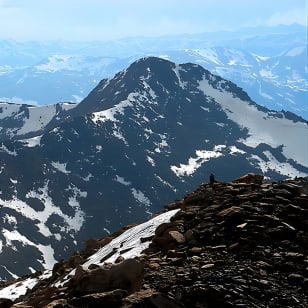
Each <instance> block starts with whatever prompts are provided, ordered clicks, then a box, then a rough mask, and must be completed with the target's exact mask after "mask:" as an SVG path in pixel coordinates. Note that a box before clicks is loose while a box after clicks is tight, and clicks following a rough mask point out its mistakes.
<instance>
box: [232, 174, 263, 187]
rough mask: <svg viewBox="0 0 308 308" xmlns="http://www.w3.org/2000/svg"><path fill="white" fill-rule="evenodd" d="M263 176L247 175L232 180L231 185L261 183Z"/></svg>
mask: <svg viewBox="0 0 308 308" xmlns="http://www.w3.org/2000/svg"><path fill="white" fill-rule="evenodd" d="M263 179H264V176H263V175H261V174H255V173H247V174H245V175H243V176H241V177H240V178H238V179H236V180H233V181H232V182H233V183H246V184H259V185H261V184H262V182H263Z"/></svg>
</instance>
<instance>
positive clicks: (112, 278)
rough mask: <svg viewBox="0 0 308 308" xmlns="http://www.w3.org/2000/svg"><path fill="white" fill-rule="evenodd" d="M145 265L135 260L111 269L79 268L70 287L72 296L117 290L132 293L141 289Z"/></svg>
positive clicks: (116, 265)
mask: <svg viewBox="0 0 308 308" xmlns="http://www.w3.org/2000/svg"><path fill="white" fill-rule="evenodd" d="M142 276H143V264H142V263H141V262H140V261H138V260H135V259H127V260H124V261H122V262H121V263H119V264H115V265H113V266H111V267H110V268H104V267H100V266H95V268H94V269H92V270H91V269H83V267H82V266H79V267H78V268H77V269H76V273H75V276H74V277H73V278H72V279H71V281H70V285H69V287H68V289H69V291H70V293H71V294H72V295H76V294H78V295H83V294H89V293H98V292H105V291H110V290H115V289H122V290H126V291H127V292H128V293H132V292H134V291H136V290H137V289H139V288H140V285H141V281H142Z"/></svg>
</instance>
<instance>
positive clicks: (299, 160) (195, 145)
mask: <svg viewBox="0 0 308 308" xmlns="http://www.w3.org/2000/svg"><path fill="white" fill-rule="evenodd" d="M307 134H308V128H307V122H305V121H304V120H302V119H300V118H298V117H297V116H295V115H293V114H291V113H277V112H272V111H269V110H267V109H265V108H263V107H260V106H258V105H256V104H255V103H254V102H252V101H251V100H250V98H249V97H248V95H247V94H246V93H245V92H244V91H243V90H242V89H241V88H239V87H237V86H236V85H235V84H233V83H231V82H229V81H227V80H224V79H222V78H220V77H218V76H215V75H212V74H211V73H210V72H209V71H206V70H204V69H203V68H202V67H201V66H198V65H195V64H181V65H178V64H175V63H172V62H170V61H166V60H163V59H160V58H154V57H148V58H142V59H140V60H138V61H136V62H134V63H133V64H132V65H130V66H129V67H128V68H127V69H126V70H124V71H122V72H120V73H118V74H116V75H115V76H114V78H112V79H109V80H107V79H104V80H102V81H101V82H100V84H99V85H98V86H97V87H96V88H95V89H94V90H93V91H92V92H91V93H90V94H89V95H88V97H87V98H85V99H84V100H83V101H82V102H81V103H80V104H78V105H77V106H76V107H74V108H72V109H70V110H67V111H66V112H65V113H64V115H63V118H62V121H60V123H58V125H57V126H56V127H54V128H52V127H51V128H50V130H47V131H45V132H44V133H43V134H40V135H38V136H36V137H33V139H27V140H26V141H25V140H6V141H3V142H2V145H1V173H0V182H1V194H0V205H1V208H0V210H1V211H0V215H1V220H2V221H3V225H2V230H1V236H0V240H1V247H2V249H1V254H0V261H1V264H3V266H2V268H1V271H0V275H1V277H2V278H3V279H8V278H11V277H14V275H18V276H20V275H24V274H28V273H31V272H32V271H33V269H40V268H44V267H46V265H48V264H51V263H53V262H55V260H60V259H62V258H64V257H66V256H67V255H68V254H70V253H71V252H72V251H74V250H76V249H78V248H79V247H81V246H82V245H83V244H84V242H85V241H86V240H87V239H88V238H93V237H99V236H103V235H108V234H109V233H110V232H113V231H114V230H117V229H118V228H119V227H121V226H124V225H126V224H129V223H132V222H140V221H142V220H144V219H146V218H148V217H149V215H150V214H151V213H153V212H156V211H158V210H160V209H161V207H162V206H163V205H164V204H166V203H168V202H171V201H172V200H175V199H178V198H181V197H183V195H184V194H185V193H187V192H188V191H191V190H192V189H194V187H196V186H198V185H200V183H202V182H203V181H204V179H205V178H208V176H209V174H210V173H211V172H214V173H215V174H216V177H217V179H219V180H223V181H228V180H230V179H232V178H234V177H237V176H240V175H241V174H243V173H247V172H256V173H263V174H264V175H265V177H266V178H268V179H275V180H279V179H284V178H288V177H295V176H306V175H307V174H308V165H307V160H306V157H307V151H308V147H307V144H306V140H307V138H306V137H307ZM294 136H296V138H294ZM31 140H32V142H31ZM24 255H27V256H31V258H29V259H27V260H29V261H27V262H28V264H27V266H26V265H25V263H24V262H21V261H20V260H21V258H23V256H24ZM8 256H9V258H8ZM16 264H17V265H16Z"/></svg>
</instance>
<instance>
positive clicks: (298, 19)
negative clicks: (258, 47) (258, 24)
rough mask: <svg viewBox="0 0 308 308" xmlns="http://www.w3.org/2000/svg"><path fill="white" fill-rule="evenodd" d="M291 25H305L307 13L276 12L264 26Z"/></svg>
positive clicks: (293, 11) (298, 11)
mask: <svg viewBox="0 0 308 308" xmlns="http://www.w3.org/2000/svg"><path fill="white" fill-rule="evenodd" d="M293 23H298V24H302V25H305V24H307V12H306V11H303V10H301V9H294V10H291V11H286V12H276V13H274V14H273V15H272V16H271V17H270V18H269V19H268V20H267V21H266V23H265V24H266V25H268V26H276V25H281V24H282V25H291V24H293Z"/></svg>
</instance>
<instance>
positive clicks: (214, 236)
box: [0, 175, 308, 307]
mask: <svg viewBox="0 0 308 308" xmlns="http://www.w3.org/2000/svg"><path fill="white" fill-rule="evenodd" d="M259 178H260V176H259V175H250V176H245V177H242V178H240V179H237V180H235V181H232V182H228V183H221V182H220V183H214V184H210V183H204V184H202V185H201V186H199V187H198V188H197V189H196V190H195V191H193V192H190V193H189V194H187V195H186V196H185V197H184V198H183V199H182V200H177V201H175V202H173V203H171V204H168V205H166V206H165V209H164V210H163V211H161V212H159V213H157V214H156V215H155V216H154V217H152V219H151V220H149V221H146V222H144V223H142V224H139V225H136V226H127V227H126V228H123V229H122V230H119V231H118V232H116V233H114V234H112V235H110V236H108V237H105V238H102V239H99V240H91V241H88V242H87V245H86V249H85V250H83V251H81V252H76V253H75V254H74V255H72V256H71V257H70V258H69V259H68V260H65V261H64V260H63V261H61V262H59V263H57V264H56V265H55V266H54V267H53V269H52V270H51V269H49V270H47V271H45V272H44V273H36V274H34V275H32V276H29V277H24V278H22V279H18V280H16V281H14V282H11V283H7V284H6V285H5V284H4V285H3V286H2V288H0V297H2V298H7V300H5V299H2V303H3V304H4V303H6V304H7V306H6V307H10V306H11V305H12V304H13V301H14V302H15V304H16V305H17V304H23V305H27V306H31V307H46V306H47V305H48V304H49V305H50V306H55V305H62V306H67V307H85V306H87V307H98V306H103V307H141V306H142V307H198V306H202V307H204V306H206V307H235V306H245V307H256V306H258V307H268V306H269V305H270V306H273V307H286V306H287V307H306V306H307V304H308V297H307V292H306V290H307V274H308V273H307V268H306V266H305V264H306V263H307V256H306V251H307V245H308V241H307V239H308V234H307V209H308V208H307V206H308V179H307V178H298V179H294V180H286V181H281V182H271V183H270V182H267V183H265V182H262V181H260V179H259ZM255 180H258V181H256V182H254V181H255ZM26 290H27V292H26Z"/></svg>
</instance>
